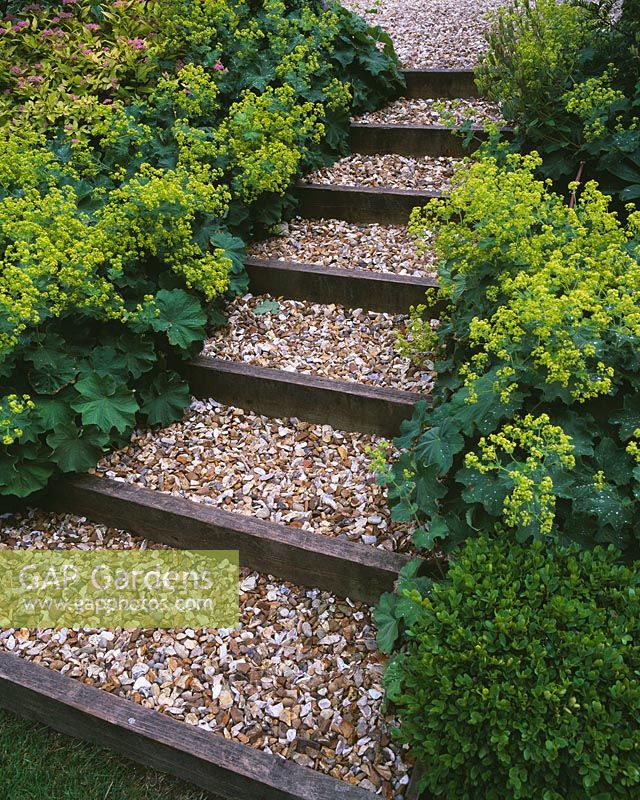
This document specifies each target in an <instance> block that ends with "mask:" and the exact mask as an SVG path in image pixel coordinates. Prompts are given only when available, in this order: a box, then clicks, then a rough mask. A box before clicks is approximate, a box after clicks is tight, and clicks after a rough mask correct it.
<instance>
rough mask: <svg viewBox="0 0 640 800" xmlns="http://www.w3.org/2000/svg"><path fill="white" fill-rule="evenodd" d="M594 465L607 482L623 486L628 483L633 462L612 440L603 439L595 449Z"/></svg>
mask: <svg viewBox="0 0 640 800" xmlns="http://www.w3.org/2000/svg"><path fill="white" fill-rule="evenodd" d="M595 456H596V463H597V464H598V466H599V467H600V469H601V470H602V471H603V472H604V474H605V478H606V479H607V481H612V482H613V483H617V484H618V485H619V486H624V485H626V484H627V483H629V480H630V478H631V471H632V469H633V461H632V460H631V458H630V457H629V455H628V453H626V452H625V450H624V449H623V447H620V446H619V445H617V444H616V443H615V442H614V441H613V439H609V438H608V437H605V438H604V439H603V440H602V441H601V442H600V443H599V444H598V446H597V447H596V450H595Z"/></svg>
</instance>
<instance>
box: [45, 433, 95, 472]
mask: <svg viewBox="0 0 640 800" xmlns="http://www.w3.org/2000/svg"><path fill="white" fill-rule="evenodd" d="M47 444H48V445H49V447H50V448H51V449H52V450H53V454H52V456H51V459H52V460H53V461H54V463H56V464H57V465H58V466H59V467H60V469H61V470H62V472H86V470H88V469H91V467H94V466H95V465H96V463H97V462H98V461H99V459H100V456H101V455H102V447H101V446H100V445H99V444H98V443H97V442H96V441H95V438H94V437H92V436H91V435H90V434H88V433H86V432H83V431H82V430H81V429H79V428H77V427H76V426H75V425H74V424H73V423H67V424H66V425H61V426H59V427H58V428H57V429H56V430H55V431H54V432H53V433H50V434H49V436H47Z"/></svg>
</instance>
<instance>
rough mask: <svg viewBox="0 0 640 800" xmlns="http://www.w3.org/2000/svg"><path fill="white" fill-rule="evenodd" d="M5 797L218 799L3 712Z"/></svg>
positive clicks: (0, 779) (0, 793) (0, 781)
mask: <svg viewBox="0 0 640 800" xmlns="http://www.w3.org/2000/svg"><path fill="white" fill-rule="evenodd" d="M0 798H2V800H219V798H216V797H214V795H211V794H208V793H206V792H200V791H198V790H197V789H194V788H193V787H189V786H187V785H186V784H184V783H181V782H180V781H177V780H175V779H174V778H170V777H168V776H166V775H162V774H161V773H158V772H155V771H153V770H149V769H143V768H142V767H138V766H137V765H135V764H133V762H131V761H127V760H125V759H122V758H120V757H119V756H116V755H114V754H112V753H110V752H109V751H108V750H104V749H102V748H98V747H94V746H92V745H88V744H85V743H84V742H80V741H78V740H76V739H72V738H69V737H67V736H62V735H61V734H58V733H55V732H54V731H51V730H49V729H48V728H45V727H43V726H42V725H37V724H34V723H30V722H24V721H23V720H21V719H18V718H17V717H14V716H13V715H11V714H6V713H5V712H4V711H0Z"/></svg>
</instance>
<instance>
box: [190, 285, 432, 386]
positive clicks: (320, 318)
mask: <svg viewBox="0 0 640 800" xmlns="http://www.w3.org/2000/svg"><path fill="white" fill-rule="evenodd" d="M265 308H269V309H270V310H269V311H268V312H266V313H260V312H261V309H265ZM229 311H230V316H229V324H228V325H227V326H226V327H224V328H220V329H219V330H217V331H216V333H215V335H214V337H213V338H211V339H209V340H208V341H207V342H206V343H205V348H204V351H203V352H204V355H206V356H212V357H215V358H223V359H229V360H232V361H244V362H246V363H248V364H256V365H258V366H261V367H275V368H278V369H284V370H287V371H290V372H303V373H306V374H313V375H323V376H325V377H328V378H334V379H341V380H349V381H357V382H358V383H365V384H369V385H373V386H388V387H391V388H394V389H404V390H406V391H414V392H422V393H424V392H427V391H429V390H430V389H431V386H432V383H433V374H432V373H428V372H420V371H416V370H415V369H414V368H413V367H412V365H411V362H410V361H409V359H407V358H404V357H403V356H401V355H399V354H398V353H397V352H396V350H395V342H396V336H397V333H398V331H399V330H401V329H402V328H403V326H404V323H405V321H406V319H407V317H406V316H400V315H398V316H394V315H392V314H382V313H377V312H375V311H364V310H363V309H361V308H344V307H343V306H336V305H322V304H319V303H310V302H302V301H296V300H284V299H282V298H280V299H278V300H275V299H274V298H272V297H271V296H270V295H260V296H258V297H254V296H253V295H246V296H245V297H243V298H240V299H238V300H236V301H235V302H234V303H232V305H231V307H230V309H229Z"/></svg>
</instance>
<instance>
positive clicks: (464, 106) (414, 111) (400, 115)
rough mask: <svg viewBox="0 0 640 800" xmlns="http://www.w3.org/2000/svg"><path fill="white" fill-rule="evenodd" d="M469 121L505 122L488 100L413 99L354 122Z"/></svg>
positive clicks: (428, 122) (397, 103) (495, 106)
mask: <svg viewBox="0 0 640 800" xmlns="http://www.w3.org/2000/svg"><path fill="white" fill-rule="evenodd" d="M469 119H470V120H471V121H472V122H473V123H474V125H486V124H487V123H490V122H497V123H500V124H502V123H503V122H504V120H503V119H502V115H501V114H500V109H499V108H498V106H497V105H496V104H495V103H490V102H489V101H488V100H478V99H470V100H465V99H458V100H436V99H431V100H427V99H425V100H411V99H408V98H406V97H402V98H400V100H396V101H395V103H390V104H389V105H388V106H385V107H384V108H381V109H379V110H378V111H371V112H369V113H368V114H363V115H362V116H361V117H357V118H356V119H354V122H367V123H372V124H373V123H377V124H379V125H462V124H463V123H465V122H466V121H467V120H469Z"/></svg>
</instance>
